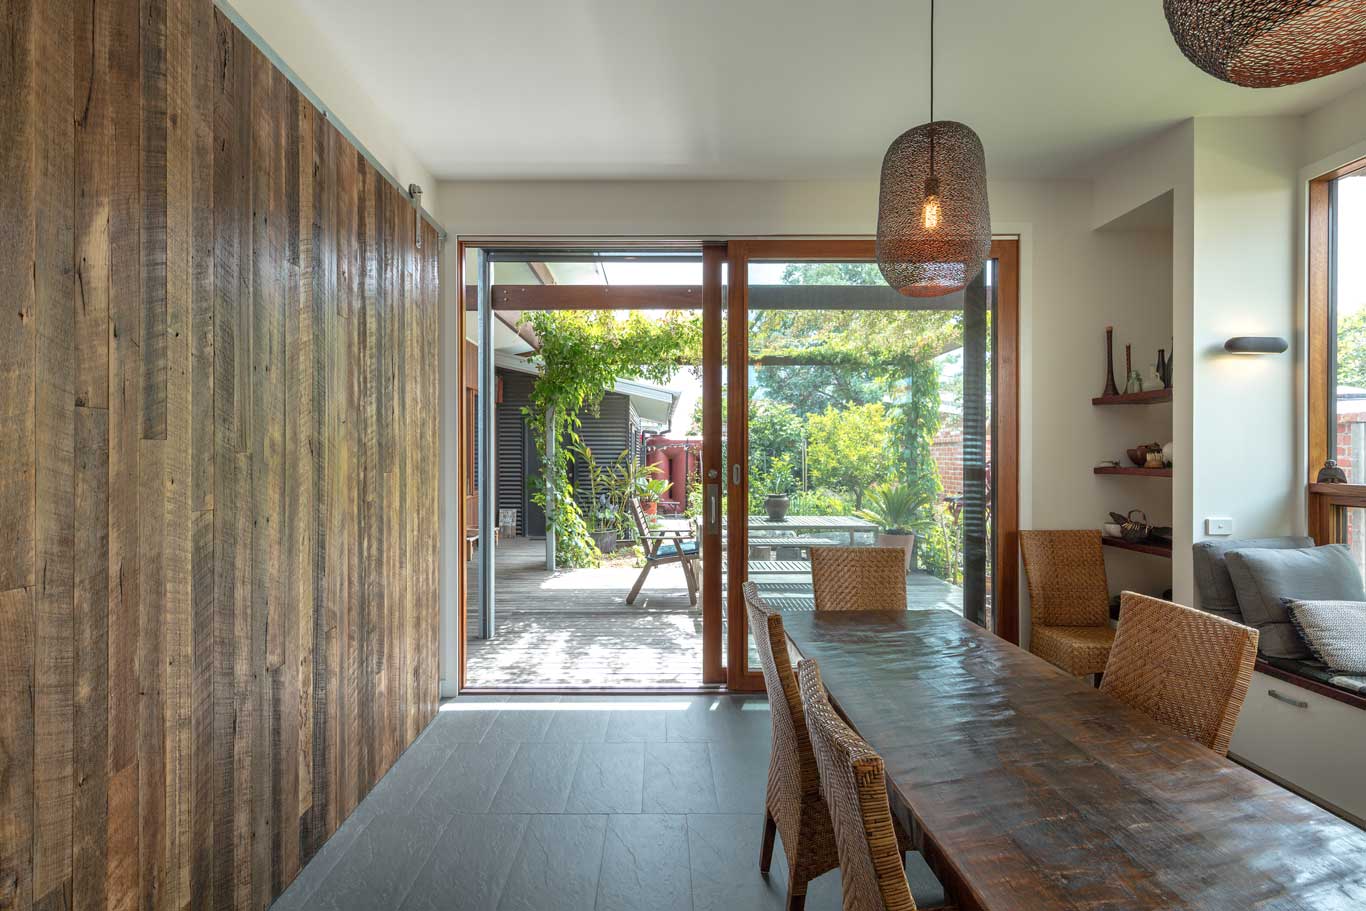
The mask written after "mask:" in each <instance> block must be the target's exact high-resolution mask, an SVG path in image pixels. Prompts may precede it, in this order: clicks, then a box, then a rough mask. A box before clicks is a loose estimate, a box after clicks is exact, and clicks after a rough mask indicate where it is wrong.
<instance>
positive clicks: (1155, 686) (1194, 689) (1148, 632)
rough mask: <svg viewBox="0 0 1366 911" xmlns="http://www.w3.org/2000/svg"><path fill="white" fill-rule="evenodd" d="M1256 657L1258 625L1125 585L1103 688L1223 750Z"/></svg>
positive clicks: (1151, 715)
mask: <svg viewBox="0 0 1366 911" xmlns="http://www.w3.org/2000/svg"><path fill="white" fill-rule="evenodd" d="M1256 660H1257V631H1256V630H1255V629H1251V628H1250V627H1246V626H1243V625H1241V624H1238V623H1234V622H1233V621H1231V620H1225V619H1224V618H1223V617H1216V616H1214V615H1213V614H1207V613H1205V612H1204V611H1198V610H1193V609H1191V608H1189V607H1182V606H1181V605H1180V604H1173V603H1172V602H1170V601H1163V600H1162V599H1160V598H1150V597H1148V596H1147V595H1139V594H1135V593H1133V592H1125V593H1124V594H1123V595H1122V596H1121V606H1120V612H1119V631H1118V632H1117V633H1116V634H1115V644H1114V646H1113V647H1112V648H1111V649H1110V660H1109V662H1108V663H1107V664H1106V665H1105V676H1104V677H1103V678H1102V679H1101V683H1100V691H1101V692H1102V693H1106V694H1108V695H1110V696H1114V697H1115V698H1116V699H1118V700H1120V701H1121V702H1125V703H1127V704H1128V705H1131V706H1133V707H1134V708H1136V709H1138V710H1139V711H1141V712H1143V713H1145V714H1147V715H1149V716H1150V717H1152V718H1154V719H1155V720H1157V721H1159V722H1161V723H1162V724H1164V725H1166V726H1167V727H1169V728H1171V729H1172V730H1174V731H1177V732H1178V733H1181V734H1183V735H1185V736H1187V737H1189V738H1191V739H1192V740H1196V741H1199V742H1200V743H1203V744H1204V745H1205V746H1207V747H1209V748H1210V749H1211V750H1214V751H1215V752H1216V753H1219V754H1221V755H1223V754H1226V753H1228V743H1229V740H1230V738H1232V737H1233V727H1234V725H1235V724H1237V723H1238V713H1239V711H1241V710H1242V707H1243V699H1244V697H1246V696H1247V688H1248V685H1249V684H1250V683H1251V682H1252V668H1253V665H1254V664H1255V663H1256Z"/></svg>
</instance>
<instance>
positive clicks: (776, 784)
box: [742, 582, 839, 911]
mask: <svg viewBox="0 0 1366 911" xmlns="http://www.w3.org/2000/svg"><path fill="white" fill-rule="evenodd" d="M742 590H743V592H744V596H745V610H746V612H747V613H748V615H749V629H750V632H751V633H752V634H753V636H754V645H755V648H756V649H757V650H758V652H759V664H760V665H761V666H762V667H763V671H764V687H765V688H766V689H767V690H768V704H769V713H770V715H771V716H772V719H773V749H772V752H771V754H770V756H769V763H768V793H767V796H766V798H765V801H764V843H763V849H762V852H761V854H760V857H759V869H760V870H761V871H763V872H764V873H768V871H769V866H770V864H771V863H772V861H773V837H774V835H775V833H781V835H782V839H783V853H784V854H786V855H787V870H788V879H787V907H788V908H789V909H794V911H795V909H799V908H801V907H802V906H803V905H804V904H805V902H806V888H807V883H809V882H810V881H811V880H813V879H815V878H816V877H817V876H820V875H821V874H822V873H824V872H826V871H827V870H833V869H835V868H836V867H837V866H839V855H838V854H837V853H836V851H835V833H834V830H833V829H831V827H830V811H829V810H828V809H827V808H826V806H825V800H824V799H822V798H821V786H820V777H819V776H818V775H817V773H816V757H815V755H814V754H813V753H812V752H811V741H810V739H808V737H807V733H806V718H805V716H804V715H803V713H802V700H801V694H800V693H798V691H797V678H796V676H795V675H793V673H792V662H791V660H790V659H789V657H788V652H787V635H786V634H785V633H784V632H783V618H782V615H781V614H779V613H778V612H777V611H775V610H773V609H771V608H770V607H769V606H768V605H767V604H765V603H764V601H763V599H762V598H761V597H759V590H758V588H757V587H756V586H755V584H754V583H753V582H746V583H745V584H744V585H743V586H742Z"/></svg>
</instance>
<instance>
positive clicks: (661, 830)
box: [597, 815, 692, 911]
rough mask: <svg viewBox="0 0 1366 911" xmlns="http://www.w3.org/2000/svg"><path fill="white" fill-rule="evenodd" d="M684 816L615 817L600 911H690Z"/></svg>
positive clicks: (606, 853)
mask: <svg viewBox="0 0 1366 911" xmlns="http://www.w3.org/2000/svg"><path fill="white" fill-rule="evenodd" d="M691 880H692V872H691V869H690V867H689V865H688V820H687V817H686V816H659V815H634V816H611V817H608V820H607V840H606V844H605V846H604V847H603V854H602V875H601V877H600V878H599V880H598V904H597V911H636V909H642V908H649V909H654V911H691V909H692V885H691Z"/></svg>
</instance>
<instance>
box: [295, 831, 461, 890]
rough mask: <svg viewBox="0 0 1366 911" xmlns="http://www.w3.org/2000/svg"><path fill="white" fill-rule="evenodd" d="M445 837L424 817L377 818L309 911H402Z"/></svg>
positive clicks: (323, 888) (348, 854) (344, 858)
mask: <svg viewBox="0 0 1366 911" xmlns="http://www.w3.org/2000/svg"><path fill="white" fill-rule="evenodd" d="M440 834H441V833H440V831H439V830H437V831H433V828H432V825H431V823H430V822H428V821H427V820H424V819H421V818H419V817H415V816H406V815H405V816H388V815H381V816H376V817H375V818H374V819H372V820H370V824H369V825H367V826H366V827H365V831H364V832H363V833H361V835H360V836H358V837H357V838H356V842H355V844H353V845H352V846H351V850H349V851H347V852H346V856H345V857H343V858H342V859H341V862H340V863H338V864H337V866H336V867H335V868H334V869H333V870H332V871H331V872H330V873H329V874H328V875H327V877H326V879H324V880H323V882H322V884H321V885H320V886H319V887H318V889H317V891H316V892H314V893H313V896H312V897H311V898H310V899H309V901H308V903H307V905H306V906H305V907H306V908H307V909H309V911H369V909H374V908H397V907H398V906H399V905H400V904H401V903H402V902H403V899H404V898H405V897H406V896H407V894H408V888H409V886H411V885H412V884H413V881H414V880H415V879H417V875H418V873H419V872H421V870H422V868H423V866H424V865H425V864H426V862H427V858H428V857H429V856H430V855H431V853H432V850H433V849H434V848H435V845H436V843H437V841H438V840H439V836H440Z"/></svg>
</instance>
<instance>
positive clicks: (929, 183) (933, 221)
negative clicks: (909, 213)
mask: <svg viewBox="0 0 1366 911" xmlns="http://www.w3.org/2000/svg"><path fill="white" fill-rule="evenodd" d="M921 215H922V216H923V220H924V224H925V230H926V231H933V230H935V229H937V228H938V227H939V215H940V211H939V178H938V177H935V176H934V175H933V174H931V175H930V176H929V177H926V178H925V205H924V207H923V208H922V209H921Z"/></svg>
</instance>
